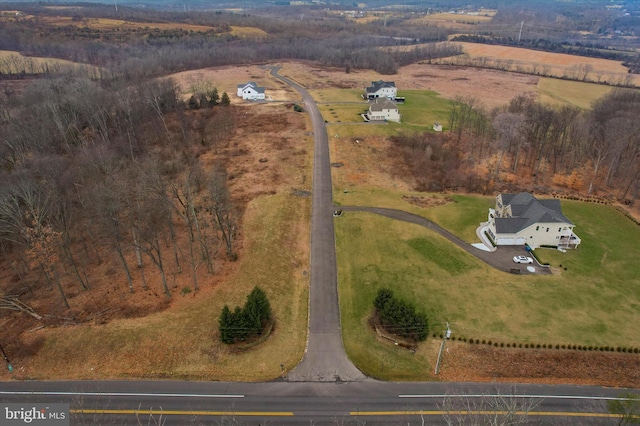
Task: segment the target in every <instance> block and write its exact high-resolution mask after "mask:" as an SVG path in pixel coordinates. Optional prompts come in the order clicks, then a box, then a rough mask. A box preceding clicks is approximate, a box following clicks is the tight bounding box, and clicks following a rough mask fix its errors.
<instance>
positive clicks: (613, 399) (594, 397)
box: [398, 394, 631, 401]
mask: <svg viewBox="0 0 640 426" xmlns="http://www.w3.org/2000/svg"><path fill="white" fill-rule="evenodd" d="M497 397H502V398H534V399H594V400H605V401H631V398H616V397H614V396H580V395H509V394H495V395H483V394H462V395H398V398H497Z"/></svg>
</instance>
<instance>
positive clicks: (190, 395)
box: [0, 391, 244, 398]
mask: <svg viewBox="0 0 640 426" xmlns="http://www.w3.org/2000/svg"><path fill="white" fill-rule="evenodd" d="M0 395H53V396H145V397H161V398H179V397H182V398H244V395H224V394H221V395H209V394H197V393H134V392H53V391H52V392H47V391H0Z"/></svg>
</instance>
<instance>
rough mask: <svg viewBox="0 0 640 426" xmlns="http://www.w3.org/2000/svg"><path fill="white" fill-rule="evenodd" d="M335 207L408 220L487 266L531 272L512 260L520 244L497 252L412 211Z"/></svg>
mask: <svg viewBox="0 0 640 426" xmlns="http://www.w3.org/2000/svg"><path fill="white" fill-rule="evenodd" d="M335 208H336V209H340V210H343V211H360V212H368V213H375V214H379V215H381V216H386V217H388V218H391V219H395V220H401V221H403V222H409V223H413V224H416V225H420V226H424V227H425V228H429V229H431V230H432V231H434V232H437V233H438V234H440V235H441V236H443V237H444V238H446V239H448V240H449V241H451V242H452V243H453V244H455V245H457V246H458V247H460V248H461V249H463V250H465V251H466V252H468V253H470V254H472V255H473V256H475V257H477V258H478V259H480V260H482V261H483V262H484V263H486V264H488V265H489V266H492V267H494V268H496V269H498V270H501V271H504V272H512V270H515V269H517V270H518V271H519V272H518V273H522V274H531V272H529V271H527V269H526V268H524V269H522V268H521V266H522V265H517V264H514V263H513V261H512V258H513V256H517V255H521V254H525V251H524V249H523V247H522V246H501V247H500V248H499V249H498V251H497V252H488V251H483V250H479V249H477V248H475V247H473V246H472V245H471V244H469V243H467V242H466V241H464V240H462V239H460V238H459V237H457V236H455V235H453V234H452V233H451V232H449V231H447V230H446V229H444V228H442V227H440V226H438V225H436V224H435V223H433V222H432V221H430V220H429V219H427V218H424V217H422V216H418V215H415V214H413V213H409V212H405V211H403V210H395V209H387V208H382V207H357V206H336V207H335ZM525 266H526V265H525ZM535 273H537V274H551V270H550V269H549V268H542V267H536V268H535Z"/></svg>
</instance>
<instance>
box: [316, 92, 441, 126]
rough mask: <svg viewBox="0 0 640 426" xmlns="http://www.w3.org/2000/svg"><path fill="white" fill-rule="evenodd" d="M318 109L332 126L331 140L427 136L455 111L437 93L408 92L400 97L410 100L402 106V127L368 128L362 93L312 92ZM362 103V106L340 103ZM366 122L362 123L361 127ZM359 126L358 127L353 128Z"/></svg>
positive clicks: (367, 107)
mask: <svg viewBox="0 0 640 426" xmlns="http://www.w3.org/2000/svg"><path fill="white" fill-rule="evenodd" d="M311 93H312V94H313V96H314V99H315V100H316V101H317V102H319V104H318V108H319V109H320V112H321V113H322V117H323V118H324V120H325V121H326V122H327V123H328V125H329V126H328V131H329V136H333V137H335V135H336V134H337V135H339V137H350V138H354V137H365V136H369V135H384V136H391V135H395V134H397V133H398V132H399V131H404V132H406V131H419V132H424V131H425V130H429V129H431V128H433V123H435V122H439V123H441V124H446V123H447V121H448V118H449V110H450V108H451V106H450V103H451V102H450V101H449V100H447V99H443V98H441V97H440V95H438V94H437V93H435V92H431V91H425V90H404V91H402V92H400V93H398V96H404V97H406V101H405V103H404V104H398V109H399V110H400V114H401V120H402V123H392V122H389V123H385V124H366V123H364V121H363V119H362V117H361V116H360V114H362V113H364V112H366V111H367V110H368V109H369V105H368V104H367V103H365V102H363V101H362V98H361V97H360V94H361V93H362V91H359V90H353V89H325V90H315V91H314V90H312V91H311ZM340 102H361V103H354V104H352V103H340ZM361 122H362V123H361ZM353 123H357V124H353Z"/></svg>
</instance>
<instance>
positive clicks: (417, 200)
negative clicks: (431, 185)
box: [402, 195, 453, 208]
mask: <svg viewBox="0 0 640 426" xmlns="http://www.w3.org/2000/svg"><path fill="white" fill-rule="evenodd" d="M402 199H403V200H405V201H407V202H409V203H411V204H413V205H415V206H418V207H425V208H430V207H438V206H444V205H445V204H449V203H452V202H453V198H449V197H434V196H417V195H403V196H402Z"/></svg>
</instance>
